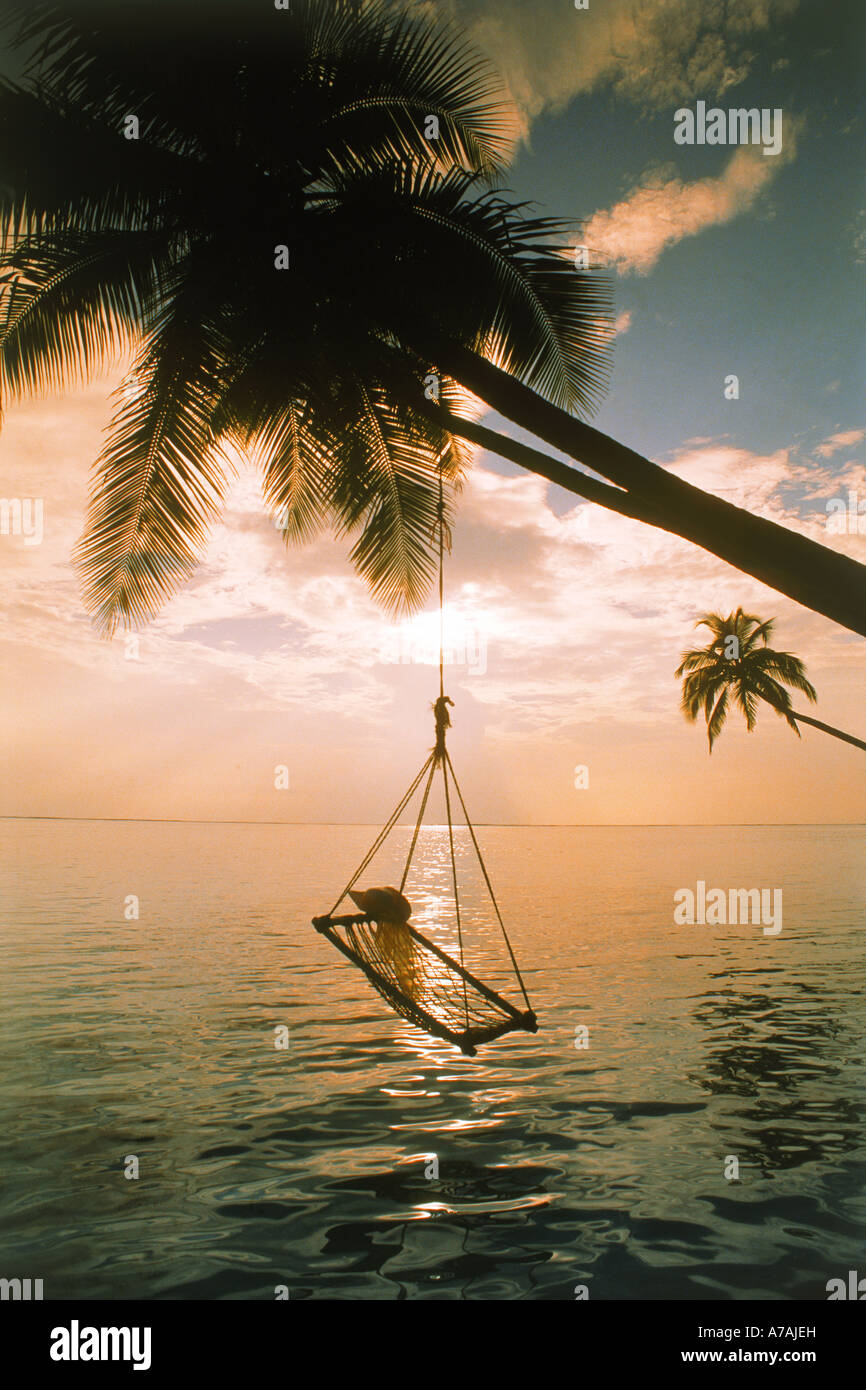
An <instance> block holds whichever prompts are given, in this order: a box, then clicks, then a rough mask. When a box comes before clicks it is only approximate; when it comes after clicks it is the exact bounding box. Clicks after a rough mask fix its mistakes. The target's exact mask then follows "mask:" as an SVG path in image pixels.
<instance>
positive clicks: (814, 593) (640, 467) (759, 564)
mask: <svg viewBox="0 0 866 1390" xmlns="http://www.w3.org/2000/svg"><path fill="white" fill-rule="evenodd" d="M435 359H438V361H439V364H440V366H441V368H442V370H443V371H445V372H447V373H448V375H449V376H451V377H453V378H454V379H455V380H456V381H459V382H460V383H461V385H463V386H464V387H466V388H467V389H468V390H470V391H472V392H473V393H474V394H475V395H476V396H479V397H480V398H481V400H483V401H485V402H486V404H487V405H489V406H490V407H491V408H492V409H494V410H496V411H498V413H499V414H500V415H503V416H505V418H506V419H509V420H513V421H514V422H515V424H518V425H520V426H521V427H522V428H523V429H526V430H529V431H530V432H531V433H532V434H534V435H536V436H537V437H538V438H541V439H544V440H545V441H546V442H547V443H548V444H550V445H552V446H553V447H554V448H556V449H559V450H561V451H562V452H563V453H565V454H568V455H569V457H570V458H574V459H576V460H578V461H579V462H580V463H582V464H584V465H585V466H586V467H587V468H591V469H592V470H593V471H594V472H596V473H598V474H601V476H602V477H604V478H608V479H610V481H611V482H612V483H615V484H616V485H617V488H613V489H611V488H608V489H607V491H606V493H605V494H602V493H601V492H597V494H596V496H595V497H592V498H591V500H593V501H596V500H597V501H599V502H600V504H601V505H602V506H612V507H613V510H616V511H621V512H624V514H625V515H632V516H635V517H636V518H637V519H639V520H642V521H647V522H648V523H649V524H650V525H654V526H658V527H660V528H661V529H662V530H665V531H669V532H670V533H671V534H672V535H677V536H681V537H683V539H684V540H688V541H692V542H693V543H694V544H695V545H699V546H701V547H702V549H704V550H707V551H709V552H710V553H711V554H713V555H717V556H718V557H719V559H721V560H725V561H726V562H727V563H728V564H730V565H733V566H734V567H735V568H736V569H739V570H741V571H742V572H743V573H744V574H749V575H752V576H753V578H755V579H759V580H760V581H761V582H762V583H763V584H767V585H768V586H769V587H770V588H771V589H776V590H777V591H778V592H779V593H782V594H786V595H787V596H788V597H789V598H792V599H794V600H795V601H796V602H797V603H802V604H803V605H804V606H805V607H806V608H811V609H813V611H814V612H816V613H821V614H823V615H824V617H826V618H830V619H831V621H833V622H836V623H840V624H841V625H842V626H843V627H847V628H850V629H851V631H852V632H857V633H859V634H860V635H861V636H863V637H866V566H864V565H860V564H858V563H857V562H856V561H855V560H852V559H850V558H849V557H848V556H847V555H843V554H842V553H841V551H836V550H830V549H829V548H828V547H827V546H824V545H819V544H818V543H817V542H816V541H812V540H809V539H808V538H807V537H806V536H801V535H799V534H798V533H797V532H796V531H789V530H787V528H786V527H784V526H779V525H777V524H776V522H774V521H768V520H766V518H764V517H760V516H753V515H752V514H751V512H747V511H744V510H743V509H742V508H741V507H735V506H733V505H732V504H731V503H730V502H725V501H723V500H722V499H721V498H719V497H714V496H713V495H712V494H711V493H706V492H702V491H701V489H700V488H696V487H693V486H692V485H691V484H690V483H686V482H684V481H683V480H682V479H681V478H677V477H675V476H674V475H673V474H671V473H668V472H667V470H666V469H664V468H661V467H659V465H658V464H655V463H651V462H650V460H649V459H646V458H644V457H643V456H642V455H641V454H638V453H636V452H635V451H634V450H633V449H629V448H627V447H626V446H625V445H624V444H619V443H618V442H617V441H616V440H615V439H611V438H610V437H609V436H608V435H605V434H602V433H601V432H600V431H599V430H596V429H593V428H592V426H591V425H587V424H585V423H584V422H583V421H581V420H577V419H575V418H574V417H573V416H571V415H569V414H568V413H567V412H566V411H564V410H560V409H559V408H558V407H557V406H555V405H551V404H550V402H549V401H545V400H544V399H543V398H542V397H540V396H538V395H536V394H535V392H534V391H532V390H530V389H529V387H527V386H524V385H523V384H522V383H521V382H519V381H516V380H515V379H514V378H513V377H511V376H509V375H508V373H507V372H504V371H502V370H501V369H500V368H499V367H496V366H494V365H493V363H492V362H488V361H486V360H485V359H484V358H483V357H480V356H479V355H478V354H477V353H474V352H471V351H469V350H468V349H466V348H462V347H460V346H457V345H454V344H439V346H438V351H437V352H436V354H435V358H434V360H435ZM438 418H439V420H440V422H441V423H443V424H445V425H446V428H449V429H453V430H454V432H455V433H459V434H462V435H464V436H465V437H466V438H468V439H472V437H473V434H475V436H476V442H478V432H479V429H480V427H478V426H475V425H472V424H471V423H470V422H468V421H462V420H460V421H458V420H457V417H454V416H450V417H449V418H448V420H443V413H441V412H440V414H439V416H438ZM488 433H489V435H490V436H491V440H492V439H497V440H499V441H500V443H499V444H498V445H496V452H497V453H500V454H502V455H503V457H505V458H513V459H514V461H515V462H521V463H522V466H524V467H527V468H529V469H531V471H533V472H537V473H540V474H541V476H542V477H550V470H551V468H554V469H555V471H556V474H557V476H556V477H555V479H553V480H554V481H556V482H557V483H559V484H560V486H562V487H565V488H567V489H568V490H569V491H570V492H574V493H576V494H577V495H578V496H584V497H588V496H589V492H588V491H587V484H588V483H590V484H591V483H592V482H593V481H594V480H592V479H588V478H587V475H586V474H584V473H581V472H579V471H578V470H577V469H571V468H568V467H567V465H565V464H562V463H560V462H558V461H557V460H553V459H548V460H547V461H546V464H545V465H544V466H543V467H541V466H536V464H537V463H538V462H539V461H540V460H544V459H545V458H546V456H545V455H543V454H540V453H538V451H534V450H530V451H529V453H531V454H532V453H534V454H535V455H536V460H535V463H533V462H532V461H530V460H529V458H528V456H527V457H526V458H525V459H517V458H516V457H515V445H514V441H512V440H508V439H505V438H503V437H502V436H499V435H495V434H494V432H493V431H489V432H488ZM485 447H487V448H492V447H494V446H493V444H492V442H489V443H487V444H486V445H485ZM516 448H517V449H521V448H525V446H516ZM595 486H596V489H600V488H602V487H603V486H604V485H603V484H599V483H596V484H595ZM617 489H625V490H626V491H625V492H619V491H617ZM620 499H621V500H620ZM615 501H616V502H617V503H618V505H614V502H615ZM627 507H628V508H629V509H630V510H626V508H627Z"/></svg>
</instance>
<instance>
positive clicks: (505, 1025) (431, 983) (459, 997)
mask: <svg viewBox="0 0 866 1390" xmlns="http://www.w3.org/2000/svg"><path fill="white" fill-rule="evenodd" d="M313 925H314V927H315V928H316V929H317V931H320V932H322V933H323V935H325V936H327V938H328V940H329V941H331V942H332V943H333V945H334V946H336V947H337V949H338V950H339V951H342V953H343V955H344V956H347V957H348V958H349V960H351V961H352V962H353V963H354V964H355V965H357V966H359V967H360V969H361V970H363V972H364V974H365V975H366V976H367V979H368V980H369V981H370V983H371V984H372V985H373V987H374V988H375V989H377V990H378V991H379V993H380V994H381V995H382V997H383V999H385V1000H386V1001H387V1002H388V1003H389V1004H390V1005H391V1008H392V1009H394V1010H395V1011H396V1012H397V1013H398V1014H400V1016H401V1017H402V1018H405V1019H407V1020H408V1022H409V1023H414V1024H416V1025H417V1027H419V1028H423V1029H425V1031H426V1032H428V1033H432V1034H433V1036H434V1037H438V1038H443V1039H445V1040H446V1041H447V1042H451V1043H454V1044H456V1046H457V1047H459V1048H460V1049H461V1051H462V1052H464V1053H465V1054H466V1055H467V1056H470V1057H471V1056H474V1055H475V1052H476V1049H477V1047H478V1046H479V1045H480V1044H481V1043H487V1042H493V1040H494V1039H495V1038H499V1037H502V1035H503V1034H504V1033H510V1032H512V1031H514V1030H515V1029H523V1030H525V1031H526V1032H530V1033H534V1032H537V1030H538V1024H537V1022H536V1018H535V1014H534V1013H532V1011H531V1010H530V1009H526V1010H523V1011H521V1010H519V1009H516V1008H515V1007H514V1005H513V1004H511V1003H509V1001H508V1000H507V999H504V998H503V997H502V995H500V994H497V993H496V991H495V990H493V989H491V988H490V987H489V986H488V985H485V984H484V983H483V981H481V980H479V979H477V977H476V976H475V975H473V974H472V973H471V972H470V971H469V970H467V969H466V968H465V966H462V965H461V964H460V963H459V961H456V960H453V959H452V958H451V957H450V956H449V955H448V954H447V953H446V952H445V951H443V950H442V949H441V948H440V947H439V946H437V945H436V943H435V942H434V941H430V940H429V938H428V937H426V936H424V934H423V932H419V931H418V930H417V928H415V927H412V926H410V925H409V924H408V923H401V924H400V925H399V926H395V924H394V923H390V922H381V923H380V922H377V921H376V920H375V919H374V918H372V917H366V916H364V914H363V913H353V914H350V915H347V916H342V917H330V916H325V917H314V918H313Z"/></svg>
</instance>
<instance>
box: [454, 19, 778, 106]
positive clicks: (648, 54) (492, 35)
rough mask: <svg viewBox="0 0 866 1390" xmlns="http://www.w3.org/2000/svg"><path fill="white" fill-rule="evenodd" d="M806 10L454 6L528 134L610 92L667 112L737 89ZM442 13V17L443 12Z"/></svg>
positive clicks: (637, 103) (640, 104) (639, 104)
mask: <svg viewBox="0 0 866 1390" xmlns="http://www.w3.org/2000/svg"><path fill="white" fill-rule="evenodd" d="M796 6H797V0H701V3H700V4H697V3H695V0H642V3H635V0H606V3H596V0H593V2H592V3H591V4H590V7H589V9H588V10H575V8H574V6H573V5H572V4H571V3H570V0H532V3H527V0H451V5H450V10H451V13H452V14H456V16H457V17H458V18H459V19H460V20H461V21H463V22H464V23H465V24H466V25H467V26H468V28H469V31H470V34H471V37H472V38H473V39H474V40H475V42H476V44H478V45H479V46H480V47H481V48H482V49H483V51H484V52H485V53H486V54H487V55H488V56H489V57H490V58H491V59H492V61H493V62H494V64H495V65H496V67H497V68H498V69H499V71H500V72H501V73H502V74H503V76H504V78H505V81H506V84H507V87H508V91H509V93H510V95H511V99H512V101H513V102H514V104H515V105H516V107H517V109H518V111H519V112H520V114H521V118H522V123H523V127H524V132H527V131H528V129H529V127H530V126H531V124H532V121H533V120H534V119H535V118H536V117H537V116H538V115H539V114H540V113H541V112H543V111H546V110H552V111H556V110H561V109H562V108H563V107H564V106H566V105H567V104H568V103H569V102H570V101H571V100H572V98H574V97H575V96H578V95H579V94H580V93H584V92H589V91H592V90H593V89H594V88H598V87H603V86H610V87H612V88H613V89H614V90H615V91H616V92H617V93H618V94H619V95H620V96H623V97H625V98H626V99H627V100H629V101H632V102H634V103H635V104H636V105H638V106H642V107H645V108H652V109H661V108H664V107H665V106H666V105H671V104H679V103H680V102H682V101H689V100H691V99H692V98H693V97H705V98H714V97H719V96H721V95H722V94H723V93H724V92H726V91H728V90H729V89H730V88H732V87H735V86H737V85H738V84H739V83H740V82H742V81H743V80H744V78H745V77H746V76H747V75H748V73H749V72H750V70H751V67H752V64H753V62H754V57H755V54H754V50H753V48H752V47H751V44H752V41H753V40H754V38H755V37H756V36H757V35H759V34H761V33H764V32H766V31H767V30H768V29H769V28H770V27H771V26H773V27H775V26H777V25H779V24H780V23H782V22H783V21H784V19H785V18H787V17H788V16H789V15H790V14H792V13H793V12H794V10H795V9H796ZM433 8H434V9H435V10H437V11H438V10H439V9H441V5H439V4H437V5H436V6H434V7H433Z"/></svg>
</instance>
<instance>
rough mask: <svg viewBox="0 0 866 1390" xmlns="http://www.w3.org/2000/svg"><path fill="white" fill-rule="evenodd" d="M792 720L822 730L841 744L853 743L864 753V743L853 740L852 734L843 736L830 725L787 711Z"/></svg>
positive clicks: (858, 739) (808, 715)
mask: <svg viewBox="0 0 866 1390" xmlns="http://www.w3.org/2000/svg"><path fill="white" fill-rule="evenodd" d="M788 712H789V714H790V716H791V718H792V719H796V720H797V721H798V722H799V723H801V724H811V725H812V728H813V729H822V730H823V732H824V733H825V734H832V735H833V737H834V738H841V739H842V741H843V743H853V745H854V747H855V748H862V749H864V751H866V743H864V742H863V740H862V738H854V736H853V734H843V732H842V730H841V729H834V728H833V725H832V724H822V723H821V721H820V719H813V718H812V716H811V715H810V714H798V713H797V711H796V710H793V709H792V710H789V711H788Z"/></svg>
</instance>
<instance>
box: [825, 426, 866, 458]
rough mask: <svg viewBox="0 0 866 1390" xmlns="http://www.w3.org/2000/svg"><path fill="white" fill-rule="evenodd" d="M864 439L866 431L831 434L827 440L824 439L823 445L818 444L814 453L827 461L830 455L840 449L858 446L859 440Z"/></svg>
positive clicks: (846, 431) (845, 431) (844, 431)
mask: <svg viewBox="0 0 866 1390" xmlns="http://www.w3.org/2000/svg"><path fill="white" fill-rule="evenodd" d="M864 438H866V430H843V431H842V432H841V433H840V434H831V435H830V437H829V439H825V440H824V443H823V444H819V446H818V448H817V449H816V450H815V452H816V453H817V454H818V455H819V456H820V457H821V458H823V459H827V458H829V457H830V455H831V454H836V453H838V452H839V450H840V449H849V448H851V447H852V446H853V445H854V444H859V443H860V441H861V439H864Z"/></svg>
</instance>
